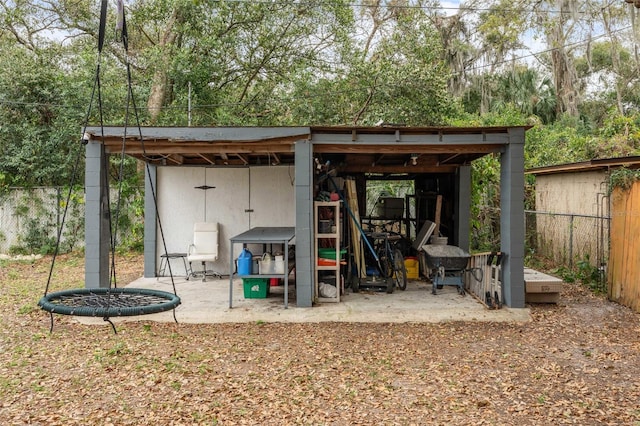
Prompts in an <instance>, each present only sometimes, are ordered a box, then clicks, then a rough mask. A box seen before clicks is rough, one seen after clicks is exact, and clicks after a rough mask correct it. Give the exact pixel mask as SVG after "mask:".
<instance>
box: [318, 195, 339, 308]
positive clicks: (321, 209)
mask: <svg viewBox="0 0 640 426" xmlns="http://www.w3.org/2000/svg"><path fill="white" fill-rule="evenodd" d="M340 206H341V202H340V201H316V202H314V223H315V229H314V231H315V232H314V240H315V244H314V246H315V251H314V261H315V271H316V273H315V278H316V279H315V285H314V296H315V299H316V301H318V302H339V301H340V292H341V290H342V286H341V284H342V280H341V277H340ZM321 213H322V216H325V217H323V218H322V219H323V220H326V216H327V215H328V216H330V217H331V220H332V221H333V225H332V226H335V230H336V232H323V233H321V232H320V230H319V224H320V218H321ZM327 240H328V241H329V245H330V246H331V247H320V245H321V242H326V241H327ZM323 248H324V249H329V248H330V249H332V250H336V253H335V254H336V257H337V259H336V262H335V265H318V259H319V258H320V256H319V252H320V249H323ZM330 260H333V259H330ZM321 271H330V272H334V274H335V284H336V297H324V296H322V295H320V288H319V286H320V274H319V272H321Z"/></svg>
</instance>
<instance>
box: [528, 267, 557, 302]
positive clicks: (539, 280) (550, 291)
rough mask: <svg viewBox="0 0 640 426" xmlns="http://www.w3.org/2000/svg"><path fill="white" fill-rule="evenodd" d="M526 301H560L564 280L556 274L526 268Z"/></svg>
mask: <svg viewBox="0 0 640 426" xmlns="http://www.w3.org/2000/svg"><path fill="white" fill-rule="evenodd" d="M524 285H525V302H527V303H558V301H559V300H560V292H561V291H562V280H561V279H560V278H556V277H554V276H551V275H548V274H544V273H542V272H538V271H536V270H533V269H529V268H525V269H524Z"/></svg>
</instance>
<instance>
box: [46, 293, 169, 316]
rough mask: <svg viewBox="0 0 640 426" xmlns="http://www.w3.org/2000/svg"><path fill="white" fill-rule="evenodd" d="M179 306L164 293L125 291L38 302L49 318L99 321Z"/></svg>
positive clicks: (67, 295) (61, 295)
mask: <svg viewBox="0 0 640 426" xmlns="http://www.w3.org/2000/svg"><path fill="white" fill-rule="evenodd" d="M179 304H180V298H179V297H178V296H176V295H175V294H171V293H168V292H166V291H160V290H151V289H143V288H127V287H124V288H93V289H91V288H85V289H71V290H62V291H57V292H55V293H49V294H47V295H46V296H44V297H42V298H41V299H40V301H39V302H38V306H40V307H41V308H42V309H43V310H45V311H47V312H50V313H52V314H61V315H75V316H85V317H103V318H108V317H124V316H137V315H146V314H156V313H159V312H164V311H168V310H170V309H174V308H176V307H177V306H178V305H179Z"/></svg>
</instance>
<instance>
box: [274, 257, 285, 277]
mask: <svg viewBox="0 0 640 426" xmlns="http://www.w3.org/2000/svg"><path fill="white" fill-rule="evenodd" d="M274 273H276V274H284V256H276V260H275V262H274Z"/></svg>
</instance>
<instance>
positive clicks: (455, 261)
mask: <svg viewBox="0 0 640 426" xmlns="http://www.w3.org/2000/svg"><path fill="white" fill-rule="evenodd" d="M422 251H424V254H425V260H426V263H427V267H428V268H429V269H438V268H440V267H443V268H444V269H446V270H462V269H465V268H466V267H467V263H469V259H470V258H471V255H470V254H469V253H467V252H466V251H464V250H462V249H461V248H460V247H457V246H450V245H444V244H425V245H423V246H422Z"/></svg>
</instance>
